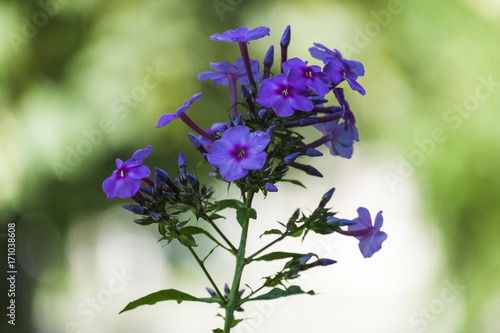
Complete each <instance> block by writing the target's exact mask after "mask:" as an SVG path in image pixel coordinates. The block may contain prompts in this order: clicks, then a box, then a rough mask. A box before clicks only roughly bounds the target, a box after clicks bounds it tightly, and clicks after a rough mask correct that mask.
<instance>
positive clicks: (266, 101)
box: [256, 74, 314, 117]
mask: <svg viewBox="0 0 500 333" xmlns="http://www.w3.org/2000/svg"><path fill="white" fill-rule="evenodd" d="M256 101H257V103H259V104H260V105H262V106H264V107H266V108H269V107H272V108H273V109H274V111H275V112H276V114H277V115H278V116H280V117H286V116H291V115H293V114H294V113H295V110H300V111H311V110H312V109H313V108H314V103H313V102H312V101H311V100H309V98H307V97H306V93H305V91H300V90H298V89H296V88H294V87H293V86H292V85H291V84H290V83H289V82H288V81H287V78H286V74H279V75H276V76H273V77H272V78H270V79H265V80H264V81H262V83H261V85H260V87H259V91H258V92H257V99H256Z"/></svg>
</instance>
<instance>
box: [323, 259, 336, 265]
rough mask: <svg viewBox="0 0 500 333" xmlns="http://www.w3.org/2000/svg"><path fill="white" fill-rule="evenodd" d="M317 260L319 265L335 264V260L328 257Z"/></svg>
mask: <svg viewBox="0 0 500 333" xmlns="http://www.w3.org/2000/svg"><path fill="white" fill-rule="evenodd" d="M319 262H320V265H321V266H328V265H332V264H335V263H336V262H337V261H336V260H332V259H328V258H322V259H320V260H319Z"/></svg>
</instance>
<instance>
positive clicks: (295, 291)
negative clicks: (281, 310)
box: [249, 286, 314, 301]
mask: <svg viewBox="0 0 500 333" xmlns="http://www.w3.org/2000/svg"><path fill="white" fill-rule="evenodd" d="M299 294H309V295H314V291H312V290H309V291H308V292H305V291H303V290H302V289H300V287H299V286H290V287H289V288H287V289H285V290H283V289H280V288H273V289H272V290H271V291H270V292H268V293H267V294H264V295H260V296H257V297H255V298H251V299H249V301H259V300H271V299H276V298H280V297H286V296H292V295H299Z"/></svg>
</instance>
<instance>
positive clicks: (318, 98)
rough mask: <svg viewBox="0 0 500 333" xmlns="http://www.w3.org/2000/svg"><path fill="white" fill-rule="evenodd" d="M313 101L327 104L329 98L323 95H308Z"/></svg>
mask: <svg viewBox="0 0 500 333" xmlns="http://www.w3.org/2000/svg"><path fill="white" fill-rule="evenodd" d="M308 98H309V99H310V100H311V101H313V103H314V104H315V105H316V104H325V103H328V100H327V99H325V98H324V97H322V96H309V97H308Z"/></svg>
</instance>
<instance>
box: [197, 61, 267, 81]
mask: <svg viewBox="0 0 500 333" xmlns="http://www.w3.org/2000/svg"><path fill="white" fill-rule="evenodd" d="M210 67H212V68H213V69H215V70H216V71H217V72H203V73H201V74H199V75H198V79H199V80H200V81H203V80H208V79H211V80H213V81H214V84H215V85H219V84H223V85H226V86H227V85H229V81H230V78H231V79H233V80H234V81H235V82H236V81H238V82H240V83H242V84H249V83H250V81H249V80H248V76H247V73H246V70H245V64H244V63H243V58H241V57H239V58H238V60H236V62H235V63H234V65H233V64H231V63H230V62H228V61H221V62H219V63H213V62H211V63H210ZM250 67H251V68H252V74H253V77H254V79H255V81H256V82H259V81H260V80H261V78H262V75H261V73H260V70H259V61H258V60H254V59H250Z"/></svg>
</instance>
